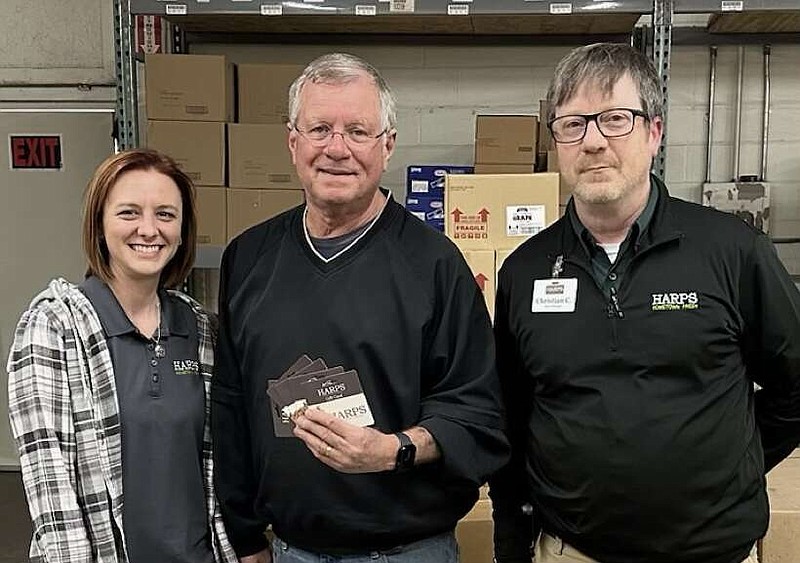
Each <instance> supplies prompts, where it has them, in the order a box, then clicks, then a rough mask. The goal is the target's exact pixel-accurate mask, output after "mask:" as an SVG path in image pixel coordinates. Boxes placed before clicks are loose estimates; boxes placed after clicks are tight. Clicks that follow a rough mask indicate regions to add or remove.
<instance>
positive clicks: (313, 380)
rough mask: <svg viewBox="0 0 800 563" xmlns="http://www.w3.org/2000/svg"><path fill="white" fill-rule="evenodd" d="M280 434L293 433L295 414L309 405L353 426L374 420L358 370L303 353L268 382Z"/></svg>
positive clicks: (371, 422)
mask: <svg viewBox="0 0 800 563" xmlns="http://www.w3.org/2000/svg"><path fill="white" fill-rule="evenodd" d="M267 394H268V395H269V398H270V403H271V404H270V407H271V408H270V410H271V412H272V421H273V426H274V428H275V435H276V436H277V437H287V438H288V437H292V436H293V435H294V434H293V433H292V422H291V421H292V418H293V416H296V415H297V413H299V412H302V411H303V410H304V409H306V408H318V409H321V410H323V411H325V412H328V413H330V414H332V415H333V416H335V417H337V418H340V419H341V420H344V421H345V422H347V423H349V424H352V425H354V426H361V427H363V426H369V425H371V424H374V422H375V420H374V418H373V416H372V410H371V409H370V407H369V403H368V402H367V397H366V395H364V391H363V388H362V387H361V381H360V380H359V378H358V372H356V371H355V370H348V371H345V370H344V368H343V367H341V366H337V367H333V368H329V367H328V366H327V365H326V364H325V362H324V360H323V359H322V358H317V359H316V360H311V359H310V358H309V357H308V356H307V355H303V356H301V357H300V358H298V359H297V361H296V362H295V363H294V364H292V366H291V367H289V369H287V370H286V371H285V372H284V373H283V374H282V375H281V376H280V377H279V378H278V379H274V380H270V381H269V382H268V385H267Z"/></svg>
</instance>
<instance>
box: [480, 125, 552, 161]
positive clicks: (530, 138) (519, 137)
mask: <svg viewBox="0 0 800 563" xmlns="http://www.w3.org/2000/svg"><path fill="white" fill-rule="evenodd" d="M538 124H539V121H538V119H537V118H536V116H535V115H479V116H478V117H477V119H476V122H475V164H530V165H531V166H533V164H534V162H535V160H536V136H537V129H538Z"/></svg>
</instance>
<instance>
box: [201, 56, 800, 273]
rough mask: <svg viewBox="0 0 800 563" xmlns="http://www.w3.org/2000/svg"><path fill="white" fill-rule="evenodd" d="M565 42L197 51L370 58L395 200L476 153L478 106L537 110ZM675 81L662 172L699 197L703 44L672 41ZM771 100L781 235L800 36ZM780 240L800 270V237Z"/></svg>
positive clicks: (720, 158)
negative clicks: (434, 167)
mask: <svg viewBox="0 0 800 563" xmlns="http://www.w3.org/2000/svg"><path fill="white" fill-rule="evenodd" d="M570 48H571V47H570V46H563V47H562V46H559V47H549V46H548V47H544V46H518V47H517V46H479V47H472V46H435V45H423V46H365V45H346V44H337V45H284V46H281V45H223V44H202V45H193V46H192V52H194V53H226V54H227V55H228V56H229V57H230V58H231V59H232V60H233V61H234V62H274V63H277V62H290V63H298V64H303V63H306V62H308V61H310V60H311V59H313V58H314V57H316V56H318V55H320V54H322V53H326V52H330V51H336V50H338V51H345V52H351V53H354V54H356V55H359V56H362V57H364V58H365V59H367V60H368V61H370V62H371V63H372V64H374V65H375V66H376V67H377V68H378V69H380V71H381V72H382V73H383V75H384V76H385V77H386V79H387V80H388V82H389V84H390V86H391V87H392V88H393V90H394V91H395V94H396V95H397V99H398V144H397V150H396V152H395V155H394V157H393V158H392V162H391V164H390V166H389V169H388V170H387V173H386V175H385V177H384V184H385V185H386V186H387V187H389V188H391V189H392V190H393V192H394V194H395V197H396V198H397V199H398V200H401V199H402V198H403V197H404V194H405V169H406V166H408V165H410V164H472V160H473V137H474V131H475V115H476V114H478V113H538V110H539V99H540V98H543V97H544V95H545V92H546V89H547V86H548V83H549V81H550V78H551V76H552V72H553V69H554V67H555V64H556V63H557V62H558V60H559V59H560V58H561V57H562V56H563V55H564V54H566V53H567V52H568V51H569V50H570ZM671 61H672V66H671V80H670V83H669V114H668V117H669V122H668V137H667V143H668V144H667V151H668V152H667V181H668V183H669V186H670V190H671V192H672V193H673V194H674V195H676V196H678V197H681V198H684V199H687V200H690V201H696V202H699V201H700V191H701V186H702V184H703V182H704V180H705V177H706V131H707V125H708V84H709V69H710V58H709V51H708V47H703V46H691V47H689V46H685V47H683V46H676V47H674V48H673V51H672V59H671ZM736 61H737V47H736V46H724V47H720V48H719V51H718V58H717V84H716V103H715V112H716V113H715V123H714V131H713V149H712V150H713V161H712V171H711V180H712V181H715V182H716V181H718V182H724V181H730V180H731V179H732V177H733V170H732V166H733V164H732V162H733V137H734V133H733V131H734V118H735V111H734V108H735V98H736V65H737V62H736ZM771 66H772V83H771V87H772V93H771V99H772V110H771V118H770V142H769V148H768V164H767V171H766V172H767V179H768V180H769V181H770V183H771V189H772V225H773V234H774V236H781V237H788V236H800V195H798V194H800V157H798V156H797V155H799V154H800V98H798V97H797V92H798V91H800V74H799V73H798V72H797V70H796V69H797V67H798V66H800V45H775V46H773V47H772V62H771ZM762 76H763V71H762V56H761V47H760V46H748V47H747V48H746V49H745V79H744V89H743V111H742V149H741V160H740V174H757V173H758V168H759V164H760V161H761V114H762V100H763V92H762V89H763V80H762ZM778 251H779V253H780V255H781V257H782V258H783V259H784V263H785V264H786V265H787V268H788V269H789V270H790V272H792V273H796V274H800V245H780V246H779V247H778Z"/></svg>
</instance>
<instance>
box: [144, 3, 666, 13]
mask: <svg viewBox="0 0 800 563" xmlns="http://www.w3.org/2000/svg"><path fill="white" fill-rule="evenodd" d="M130 2H131V13H133V14H149V15H161V16H163V15H192V14H255V15H259V14H261V12H262V5H263V6H270V7H274V6H280V10H281V12H282V14H283V15H299V14H330V15H337V14H347V15H357V11H356V7H357V6H373V7H374V8H375V12H376V14H438V15H447V14H448V10H453V8H450V7H451V6H462V7H464V8H462V9H466V10H467V11H468V12H469V14H490V15H500V14H566V13H572V14H603V13H626V12H627V13H639V14H649V13H651V12H652V9H653V1H652V0H617V1H615V2H598V1H597V0H574V1H572V2H553V1H549V0H416V1H410V2H409V1H405V2H403V1H397V0H394V1H392V0H388V1H387V0H323V1H319V0H313V1H312V0H295V1H280V0H207V1H198V0H174V1H166V2H165V1H164V0H130ZM409 5H411V6H414V7H415V9H414V10H410V11H409V10H403V9H401V6H409ZM271 9H275V8H271ZM184 10H185V11H184Z"/></svg>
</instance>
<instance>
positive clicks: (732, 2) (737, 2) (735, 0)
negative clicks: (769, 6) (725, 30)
mask: <svg viewBox="0 0 800 563" xmlns="http://www.w3.org/2000/svg"><path fill="white" fill-rule="evenodd" d="M720 10H721V11H723V12H741V11H743V10H744V2H743V1H742V0H722V5H721V6H720Z"/></svg>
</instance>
